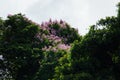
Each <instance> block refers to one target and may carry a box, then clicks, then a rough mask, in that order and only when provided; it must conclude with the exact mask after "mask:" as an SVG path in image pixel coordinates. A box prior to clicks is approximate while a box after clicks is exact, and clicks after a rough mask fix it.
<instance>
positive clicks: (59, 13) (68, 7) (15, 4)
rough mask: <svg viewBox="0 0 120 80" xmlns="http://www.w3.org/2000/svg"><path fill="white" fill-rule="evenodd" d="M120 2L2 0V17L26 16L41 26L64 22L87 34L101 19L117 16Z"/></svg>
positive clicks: (101, 0) (117, 0) (116, 0)
mask: <svg viewBox="0 0 120 80" xmlns="http://www.w3.org/2000/svg"><path fill="white" fill-rule="evenodd" d="M118 2H119V0H1V2H0V17H3V18H5V17H6V16H7V15H8V14H17V13H22V14H25V15H26V16H27V17H28V18H29V19H32V20H33V21H35V22H37V23H39V24H41V22H44V21H48V20H49V19H50V18H51V19H52V20H55V19H57V20H60V19H62V20H64V21H66V22H67V23H69V24H70V25H71V26H72V27H74V28H78V30H79V33H80V34H85V33H86V32H87V30H88V28H89V26H90V25H92V24H95V23H96V21H97V20H99V19H100V18H105V17H106V16H116V14H117V8H116V5H117V3H118Z"/></svg>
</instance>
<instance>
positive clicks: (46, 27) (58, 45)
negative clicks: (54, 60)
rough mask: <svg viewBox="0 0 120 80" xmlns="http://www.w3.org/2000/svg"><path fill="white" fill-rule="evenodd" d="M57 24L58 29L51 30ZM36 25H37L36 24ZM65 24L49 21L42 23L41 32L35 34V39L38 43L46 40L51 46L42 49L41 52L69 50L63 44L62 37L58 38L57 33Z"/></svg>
mask: <svg viewBox="0 0 120 80" xmlns="http://www.w3.org/2000/svg"><path fill="white" fill-rule="evenodd" d="M55 24H57V27H58V29H55V28H53V27H54V26H55ZM37 25H38V24H37ZM66 25H67V23H66V22H65V21H62V20H60V21H57V20H54V21H52V20H51V19H50V20H49V21H48V22H42V24H41V25H39V26H40V29H41V32H39V33H38V34H36V36H35V37H36V38H37V39H39V40H40V41H44V40H45V39H48V40H49V42H50V43H51V45H49V46H48V47H46V46H45V47H44V48H43V49H42V50H45V51H50V50H52V51H57V50H58V49H62V50H66V49H69V48H70V46H69V45H67V44H65V43H64V42H63V41H64V40H66V39H65V38H63V37H62V36H58V33H59V32H60V29H61V28H66ZM45 31H46V32H47V34H45V33H44V32H45Z"/></svg>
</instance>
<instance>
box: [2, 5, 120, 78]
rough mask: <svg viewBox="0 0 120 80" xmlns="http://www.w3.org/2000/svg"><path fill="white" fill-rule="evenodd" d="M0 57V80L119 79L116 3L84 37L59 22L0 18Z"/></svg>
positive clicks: (119, 24) (119, 37) (119, 25)
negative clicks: (110, 13)
mask: <svg viewBox="0 0 120 80" xmlns="http://www.w3.org/2000/svg"><path fill="white" fill-rule="evenodd" d="M0 57H1V58H0V80H120V77H119V76H120V3H119V4H118V15H117V16H116V17H115V16H112V17H106V18H105V19H100V20H99V21H98V22H97V23H96V24H95V25H92V26H90V29H89V32H88V33H87V34H86V35H84V36H80V35H79V34H78V31H77V30H76V29H74V28H71V27H70V25H68V24H67V23H66V22H65V21H62V20H60V21H57V20H55V21H52V20H51V19H50V20H49V21H48V22H44V23H42V24H41V25H39V24H37V23H35V22H32V21H31V20H29V19H28V18H26V17H25V15H22V14H15V15H8V17H7V19H6V20H3V19H2V18H0Z"/></svg>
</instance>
